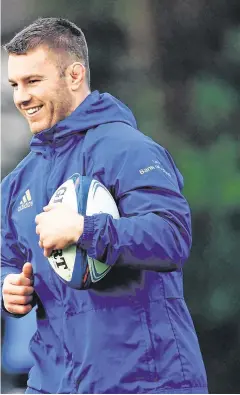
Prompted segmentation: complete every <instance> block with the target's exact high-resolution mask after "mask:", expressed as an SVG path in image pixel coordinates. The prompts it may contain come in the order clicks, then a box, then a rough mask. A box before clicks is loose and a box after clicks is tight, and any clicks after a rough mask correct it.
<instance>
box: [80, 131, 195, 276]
mask: <svg viewBox="0 0 240 395" xmlns="http://www.w3.org/2000/svg"><path fill="white" fill-rule="evenodd" d="M139 134H140V132H139ZM141 136H143V135H142V134H141ZM103 140H104V139H103ZM133 140H134V141H132V139H131V138H129V139H125V140H124V141H120V142H118V141H117V139H116V141H115V140H113V141H111V139H110V141H108V144H109V152H107V154H106V150H105V157H107V161H106V159H105V162H104V158H103V159H101V155H100V154H99V155H98V164H97V165H95V169H96V170H95V171H94V172H93V173H94V175H93V178H98V179H99V181H101V182H102V183H103V184H104V185H105V186H106V187H107V188H108V189H109V190H110V191H111V192H112V195H113V197H114V199H115V201H116V203H117V205H118V209H119V212H120V216H121V217H120V219H113V218H112V216H111V215H108V214H97V215H93V216H92V217H90V216H85V218H84V232H83V235H82V236H81V237H80V239H79V242H80V246H81V247H82V248H84V249H86V250H87V253H88V255H89V256H90V257H92V258H94V259H97V260H99V261H102V262H105V263H106V264H108V265H114V264H117V265H119V266H120V265H122V266H124V265H128V266H132V267H136V268H138V269H139V268H140V269H145V270H155V271H171V270H176V269H179V268H181V267H182V265H183V264H184V262H185V261H186V260H187V258H188V256H189V252H190V248H191V218H190V210H189V205H188V203H187V201H186V199H185V198H184V197H183V195H182V193H181V189H182V186H183V179H182V176H181V174H180V173H179V171H178V169H177V168H176V166H175V164H174V162H173V160H172V158H171V156H170V155H169V153H168V152H167V151H166V150H165V149H164V148H162V147H161V146H159V145H158V144H156V143H155V142H153V141H152V140H151V139H149V138H146V137H145V136H144V137H140V138H137V139H136V138H134V139H133ZM103 143H104V141H103ZM99 151H100V152H101V149H100V150H99ZM93 157H94V156H93ZM101 160H102V162H101ZM101 163H102V166H101ZM105 163H106V164H105ZM101 173H102V175H101ZM99 174H100V176H99Z"/></svg>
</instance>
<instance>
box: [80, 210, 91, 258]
mask: <svg viewBox="0 0 240 395" xmlns="http://www.w3.org/2000/svg"><path fill="white" fill-rule="evenodd" d="M93 234H94V216H87V215H86V216H84V228H83V233H82V235H81V236H80V237H79V239H78V241H77V246H78V247H80V248H83V249H84V250H87V249H89V248H90V247H91V244H92V240H93Z"/></svg>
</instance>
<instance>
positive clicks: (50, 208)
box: [43, 203, 61, 212]
mask: <svg viewBox="0 0 240 395" xmlns="http://www.w3.org/2000/svg"><path fill="white" fill-rule="evenodd" d="M59 204H61V203H53V204H48V205H47V206H45V207H43V211H45V212H47V211H51V210H53V209H54V208H56V207H58V205H59Z"/></svg>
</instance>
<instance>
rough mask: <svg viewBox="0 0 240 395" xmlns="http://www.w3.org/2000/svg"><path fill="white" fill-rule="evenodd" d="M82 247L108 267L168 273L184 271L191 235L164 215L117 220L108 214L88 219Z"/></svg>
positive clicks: (80, 241)
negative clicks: (169, 271)
mask: <svg viewBox="0 0 240 395" xmlns="http://www.w3.org/2000/svg"><path fill="white" fill-rule="evenodd" d="M84 224H85V225H84V233H83V235H82V237H81V238H80V240H79V243H80V246H81V247H82V248H84V249H86V250H87V252H88V255H89V256H90V257H92V258H94V259H98V260H99V261H102V262H105V263H106V264H108V265H114V264H115V263H117V264H118V265H123V266H124V265H130V266H135V267H138V268H141V269H146V270H147V269H148V270H156V271H166V270H174V269H176V268H180V267H182V265H183V263H184V262H185V261H186V259H187V258H188V256H189V251H190V247H191V235H190V231H189V230H188V229H187V228H186V227H184V225H183V224H179V223H177V221H176V223H174V222H173V221H170V220H168V219H166V218H163V217H162V216H160V215H157V214H154V213H148V214H145V215H142V216H133V217H130V218H120V219H118V220H115V219H113V218H112V217H111V216H109V215H106V214H100V215H94V216H93V217H85V221H84Z"/></svg>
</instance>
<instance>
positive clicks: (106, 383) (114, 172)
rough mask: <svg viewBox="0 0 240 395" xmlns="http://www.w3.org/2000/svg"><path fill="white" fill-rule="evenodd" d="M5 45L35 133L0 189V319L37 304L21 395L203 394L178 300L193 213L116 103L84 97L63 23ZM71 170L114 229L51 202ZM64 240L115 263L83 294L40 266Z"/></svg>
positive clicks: (82, 63)
mask: <svg viewBox="0 0 240 395" xmlns="http://www.w3.org/2000/svg"><path fill="white" fill-rule="evenodd" d="M5 48H6V50H7V51H8V54H9V71H8V72H9V81H10V83H11V85H12V87H13V97H14V102H15V105H16V107H17V109H18V110H19V111H20V112H21V114H22V115H23V116H24V117H25V118H26V119H27V121H28V123H29V127H30V129H31V131H32V133H33V137H32V140H31V145H30V146H31V152H30V154H29V155H28V156H27V157H26V158H25V159H24V160H23V161H22V162H21V163H20V164H19V165H18V166H17V168H16V169H15V170H14V171H13V172H12V173H11V174H10V175H9V176H8V177H6V178H5V179H4V181H3V185H2V189H3V192H2V193H3V194H2V203H3V208H2V213H3V219H2V224H3V232H2V233H3V246H2V254H3V258H2V265H3V268H2V281H3V304H4V306H3V309H4V310H5V313H6V314H8V313H9V314H11V315H13V316H15V317H21V316H23V315H25V314H27V313H28V312H29V311H30V310H31V309H32V306H33V305H34V304H35V303H37V305H38V310H37V326H38V330H37V331H36V333H35V335H34V336H33V338H32V340H31V344H30V350H31V352H32V355H33V357H34V367H33V368H32V370H31V372H30V375H29V380H28V389H27V393H171V394H172V393H206V392H207V382H206V374H205V369H204V365H203V361H202V357H201V353H200V349H199V345H198V340H197V336H196V333H195V330H194V326H193V323H192V320H191V317H190V315H189V312H188V309H187V307H186V304H185V302H184V298H183V285H182V266H183V263H184V262H185V261H186V259H187V258H188V255H189V250H190V246H191V224H190V211H189V207H188V204H187V202H186V200H185V199H184V197H183V196H182V194H181V189H182V187H183V180H182V176H181V174H180V173H179V171H178V170H177V168H176V166H175V164H174V162H173V160H172V158H171V157H170V155H169V154H168V152H167V151H166V150H165V149H164V148H162V147H161V146H159V145H158V144H156V143H155V142H153V141H152V140H151V139H150V138H148V137H146V136H145V135H143V134H142V133H141V132H139V131H138V130H137V128H136V122H135V119H134V117H133V115H132V113H131V111H130V110H129V109H128V108H127V107H126V106H125V105H123V104H122V103H121V102H120V101H118V100H117V99H115V98H114V97H112V96H111V95H109V94H107V93H104V94H100V93H99V92H98V91H94V92H91V91H90V78H89V77H90V73H89V64H88V50H87V44H86V41H85V38H84V35H83V33H82V31H81V30H80V29H79V28H78V27H77V26H76V25H74V24H73V23H71V22H69V21H67V20H64V19H57V18H43V19H39V20H37V21H35V22H34V23H33V24H31V25H30V26H28V27H27V28H25V29H24V30H23V31H21V32H20V33H18V34H17V35H16V36H15V37H14V38H13V39H12V40H11V42H10V43H8V44H7V45H6V46H5ZM76 172H77V173H80V174H83V175H87V176H89V177H93V178H97V179H98V180H100V181H101V182H102V183H103V184H104V185H105V186H106V187H107V188H108V189H109V190H110V192H111V193H112V195H113V197H114V199H115V201H116V202H117V205H118V209H119V212H120V215H121V218H120V219H118V220H114V219H113V218H112V217H111V216H110V215H107V214H98V215H94V216H92V217H89V216H85V217H82V216H81V215H80V214H77V213H75V212H73V211H72V210H71V209H69V208H67V207H65V206H64V205H61V204H59V205H55V206H49V205H48V202H49V200H50V198H51V196H52V194H53V193H54V191H55V190H56V189H57V187H58V186H59V185H61V184H62V183H63V182H64V181H65V180H66V179H67V178H68V177H70V176H71V175H72V174H74V173H76ZM73 243H77V244H78V245H79V246H80V247H81V248H83V249H85V250H87V253H88V255H89V256H91V257H93V258H95V259H98V260H100V261H103V262H105V263H106V264H108V265H111V266H113V268H112V270H111V271H110V272H109V274H108V275H107V276H106V277H105V278H104V279H103V280H101V281H100V282H99V283H97V284H95V285H94V286H92V287H91V288H90V289H88V290H73V289H71V288H69V287H67V286H66V285H65V284H63V283H62V282H61V281H60V280H59V278H58V277H57V276H56V275H55V273H54V272H53V271H52V269H51V267H50V265H49V264H48V261H47V259H46V257H47V256H49V255H50V254H51V251H52V250H53V249H62V248H64V247H65V246H67V245H70V244H73Z"/></svg>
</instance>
